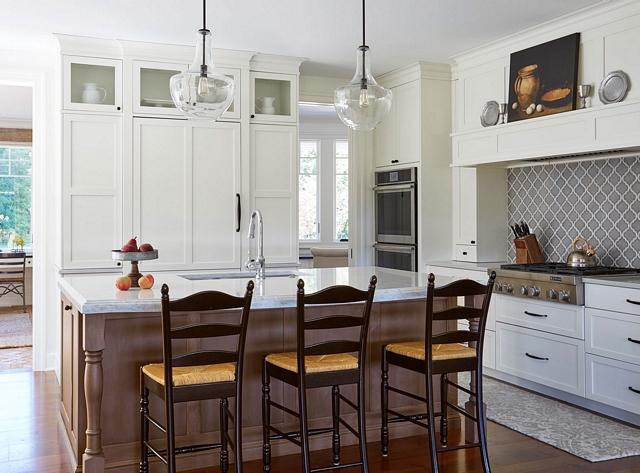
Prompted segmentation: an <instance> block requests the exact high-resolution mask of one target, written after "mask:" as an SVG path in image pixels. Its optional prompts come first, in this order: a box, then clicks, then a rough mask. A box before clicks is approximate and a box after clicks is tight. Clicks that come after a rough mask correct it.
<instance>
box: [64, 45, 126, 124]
mask: <svg viewBox="0 0 640 473" xmlns="http://www.w3.org/2000/svg"><path fill="white" fill-rule="evenodd" d="M63 81H64V93H63V101H64V109H65V110H84V111H95V112H121V111H122V61H120V60H118V59H101V58H89V57H77V56H64V72H63Z"/></svg>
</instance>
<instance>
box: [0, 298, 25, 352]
mask: <svg viewBox="0 0 640 473" xmlns="http://www.w3.org/2000/svg"><path fill="white" fill-rule="evenodd" d="M2 312H3V313H0V349H2V348H20V347H30V346H31V344H32V332H33V328H32V324H31V314H30V313H29V312H27V313H24V312H22V307H20V308H19V309H17V308H16V309H15V310H10V311H7V310H3V311H2Z"/></svg>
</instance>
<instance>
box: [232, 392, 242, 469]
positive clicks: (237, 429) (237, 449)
mask: <svg viewBox="0 0 640 473" xmlns="http://www.w3.org/2000/svg"><path fill="white" fill-rule="evenodd" d="M236 392H238V391H236ZM233 422H234V424H233V430H234V433H235V441H236V443H235V444H234V449H233V452H234V453H235V456H236V473H242V395H241V394H239V395H236V400H235V417H234V418H233Z"/></svg>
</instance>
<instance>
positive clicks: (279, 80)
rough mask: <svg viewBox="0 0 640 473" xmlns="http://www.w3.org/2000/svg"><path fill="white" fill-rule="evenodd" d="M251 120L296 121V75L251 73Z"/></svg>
mask: <svg viewBox="0 0 640 473" xmlns="http://www.w3.org/2000/svg"><path fill="white" fill-rule="evenodd" d="M251 82H252V87H251V107H250V109H251V122H252V123H296V122H297V121H298V77H297V76H296V75H292V74H275V73H269V72H252V73H251Z"/></svg>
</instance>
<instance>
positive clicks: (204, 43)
mask: <svg viewBox="0 0 640 473" xmlns="http://www.w3.org/2000/svg"><path fill="white" fill-rule="evenodd" d="M206 29H207V0H202V30H203V31H202V65H201V66H200V75H201V76H203V77H206V76H207V63H206V62H205V60H206V54H207V51H206V49H207V34H206Z"/></svg>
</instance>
